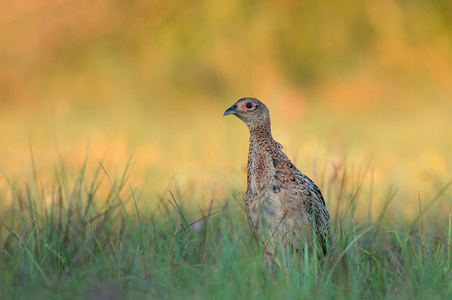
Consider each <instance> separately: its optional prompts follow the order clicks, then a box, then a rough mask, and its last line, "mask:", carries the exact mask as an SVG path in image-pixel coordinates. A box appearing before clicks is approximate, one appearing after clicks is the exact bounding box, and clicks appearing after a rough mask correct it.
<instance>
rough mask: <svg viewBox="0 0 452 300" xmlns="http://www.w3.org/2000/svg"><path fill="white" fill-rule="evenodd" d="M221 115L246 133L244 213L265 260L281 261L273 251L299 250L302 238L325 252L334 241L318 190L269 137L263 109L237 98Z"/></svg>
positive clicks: (267, 116) (267, 115)
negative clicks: (230, 117) (235, 119)
mask: <svg viewBox="0 0 452 300" xmlns="http://www.w3.org/2000/svg"><path fill="white" fill-rule="evenodd" d="M223 115H224V116H225V115H235V116H237V117H238V118H239V119H241V120H242V121H243V122H245V124H246V125H247V127H248V129H249V132H250V145H249V152H248V165H247V189H246V194H245V212H246V216H247V219H248V224H249V226H250V228H251V230H252V231H253V234H254V236H255V237H256V238H257V239H258V240H260V241H261V242H262V243H263V245H264V255H263V256H264V261H265V265H266V266H273V265H274V264H275V263H278V264H279V263H280V261H279V259H278V253H277V252H278V251H280V250H283V252H282V253H286V252H285V249H286V248H289V249H290V251H295V252H298V251H300V250H303V249H304V245H305V243H307V244H308V245H310V248H311V249H312V245H313V244H314V243H316V242H317V243H318V244H317V245H318V246H319V247H318V248H317V249H321V250H322V252H323V253H324V254H326V253H327V252H328V250H329V249H331V247H332V246H333V245H332V242H333V241H332V230H331V224H330V216H329V214H328V211H327V209H326V205H325V201H324V199H323V196H322V193H321V192H320V189H319V188H318V187H317V186H316V185H315V184H314V182H313V181H312V180H311V179H309V178H308V177H307V176H306V175H304V174H302V173H301V172H300V171H299V170H298V169H297V168H296V167H295V166H294V165H293V164H292V162H291V161H290V160H289V158H288V157H287V156H286V155H285V154H284V152H283V151H282V148H283V147H282V146H281V144H279V143H278V142H277V141H275V140H274V139H273V137H272V134H271V127H270V113H269V111H268V108H267V107H266V106H265V105H264V104H263V103H262V102H260V101H259V100H257V99H255V98H242V99H240V100H238V101H237V102H236V103H235V104H234V105H232V106H231V107H230V108H228V109H227V110H226V111H225V112H224V114H223ZM281 246H282V248H281Z"/></svg>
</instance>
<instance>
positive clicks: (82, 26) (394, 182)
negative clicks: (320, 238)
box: [0, 0, 452, 216]
mask: <svg viewBox="0 0 452 300" xmlns="http://www.w3.org/2000/svg"><path fill="white" fill-rule="evenodd" d="M244 96H253V97H257V98H259V99H260V100H262V101H263V102H264V103H266V104H267V106H268V107H269V109H270V112H271V115H272V123H273V134H274V137H275V139H276V140H278V141H280V142H281V143H282V144H283V146H284V148H285V151H286V153H287V154H288V155H289V157H290V158H291V159H293V160H294V161H295V162H296V164H297V166H298V167H299V169H300V170H301V171H302V172H304V173H306V174H307V175H308V176H310V177H312V178H313V179H314V180H315V181H316V182H317V183H318V184H319V185H320V186H321V187H322V188H323V189H324V190H325V189H326V188H327V186H328V182H330V181H331V180H336V178H335V176H336V175H337V174H336V173H337V172H336V171H335V170H337V169H339V168H347V169H349V170H351V171H350V172H349V173H348V174H352V175H351V176H352V178H355V177H356V178H360V176H361V175H360V174H362V173H363V172H364V173H366V174H367V176H366V179H365V181H364V182H363V183H359V180H358V179H356V180H357V184H362V185H363V187H365V189H366V193H368V194H369V195H370V196H369V198H375V199H374V200H373V202H372V207H373V209H374V210H375V211H378V210H379V209H380V208H381V206H382V205H383V204H382V203H380V202H379V201H378V199H380V198H383V197H384V195H386V194H387V192H388V189H389V187H391V186H393V187H394V189H397V190H398V194H397V197H398V198H397V201H396V204H395V208H396V210H395V211H396V212H397V213H396V215H397V216H400V215H402V216H406V215H411V214H413V213H416V211H417V210H418V206H417V201H418V193H420V194H421V195H422V196H423V197H425V198H426V201H427V199H430V198H432V197H433V195H434V194H435V193H436V191H438V189H439V188H440V187H441V186H444V185H445V184H446V183H447V182H448V180H450V178H451V177H452V158H451V157H452V156H451V152H452V143H451V134H452V121H451V117H452V2H451V1H444V0H434V1H420V0H418V1H416V0H414V1H392V0H383V1H321V2H319V1H290V0H285V1H237V0H230V1H225V2H219V1H206V0H200V1H196V2H193V1H175V0H168V1H143V0H138V1H85V0H78V1H56V0H53V1H52V0H48V1H2V2H0V145H1V147H0V169H1V170H2V171H3V172H4V174H5V175H6V176H4V178H2V179H1V180H0V185H1V186H3V187H5V186H6V185H7V184H8V183H7V181H6V179H5V178H7V179H9V180H10V181H12V182H14V181H19V182H21V181H24V180H25V181H26V180H28V179H29V176H30V171H29V170H30V165H31V158H30V147H31V148H32V149H33V154H34V157H35V160H36V170H37V173H38V175H39V178H40V181H42V182H43V184H45V183H46V182H51V180H52V178H53V176H54V172H53V170H54V168H55V164H56V162H58V161H59V160H62V161H65V163H66V164H67V169H68V170H69V171H71V170H72V172H73V173H74V174H76V173H77V171H78V169H79V167H80V165H81V164H82V162H83V159H84V157H85V155H87V151H88V152H89V153H88V161H89V164H88V165H89V168H91V169H95V168H96V167H97V165H98V162H97V160H98V159H99V160H101V161H103V163H104V165H105V167H106V169H107V170H108V171H109V172H111V173H112V174H116V173H119V172H121V170H122V169H123V168H124V166H125V164H126V162H127V159H128V158H129V156H130V155H131V154H132V153H133V158H132V160H133V166H134V167H133V170H132V172H131V177H130V181H131V182H132V184H133V185H137V186H140V185H144V193H145V195H148V196H149V197H151V196H152V195H160V194H164V193H166V191H167V189H168V187H169V188H173V189H174V188H175V189H178V190H179V191H180V193H182V194H184V193H185V194H190V195H191V196H193V197H192V198H193V199H199V201H200V202H202V201H203V199H204V198H207V199H210V198H215V199H222V198H224V197H227V196H228V195H230V191H231V190H236V191H239V192H240V191H241V192H243V191H244V189H245V184H246V179H245V176H246V172H245V164H246V155H247V144H248V132H247V130H246V128H245V125H244V124H242V123H241V122H240V121H239V120H237V119H235V118H232V117H228V118H226V117H225V118H223V117H222V114H223V112H224V110H225V109H226V108H228V107H229V106H230V105H232V104H233V103H234V102H235V101H236V100H237V99H239V98H241V97H244ZM365 170H368V171H367V172H365ZM335 172H336V173H335ZM351 186H353V184H352V185H351ZM4 193H7V192H4ZM326 193H327V192H326ZM327 198H328V193H327ZM327 204H328V206H329V207H330V209H333V208H334V207H335V205H336V204H335V203H334V199H327ZM411 204H413V205H411ZM441 205H442V206H447V207H443V208H444V210H442V211H443V212H444V213H445V214H447V215H448V213H449V212H450V208H451V207H450V206H451V205H450V203H442V204H441Z"/></svg>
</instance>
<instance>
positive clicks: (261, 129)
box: [248, 122, 273, 143]
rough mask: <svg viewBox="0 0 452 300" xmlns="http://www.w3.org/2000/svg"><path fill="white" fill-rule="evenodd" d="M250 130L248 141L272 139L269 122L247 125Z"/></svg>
mask: <svg viewBox="0 0 452 300" xmlns="http://www.w3.org/2000/svg"><path fill="white" fill-rule="evenodd" d="M248 129H249V131H250V143H261V142H267V143H268V142H269V141H273V137H272V132H271V127H270V122H266V123H263V124H250V125H248Z"/></svg>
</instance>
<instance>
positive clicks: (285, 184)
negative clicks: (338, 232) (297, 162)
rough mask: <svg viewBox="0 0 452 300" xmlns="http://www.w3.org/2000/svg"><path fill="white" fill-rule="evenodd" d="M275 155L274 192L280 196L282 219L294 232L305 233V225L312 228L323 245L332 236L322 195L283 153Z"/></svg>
mask: <svg viewBox="0 0 452 300" xmlns="http://www.w3.org/2000/svg"><path fill="white" fill-rule="evenodd" d="M278 152H279V153H277V155H275V156H274V158H273V163H274V166H275V169H276V174H275V182H276V183H277V184H275V187H274V188H273V190H274V192H275V193H279V195H278V198H279V199H280V201H281V203H282V206H283V207H284V209H285V215H286V217H287V218H288V219H289V220H290V222H291V224H293V225H294V228H295V230H306V228H305V227H306V225H308V224H309V225H311V226H315V231H316V234H317V236H318V237H319V239H320V242H321V243H322V244H324V243H325V242H326V240H325V239H326V238H327V236H329V235H331V225H330V216H329V214H328V211H327V209H326V206H325V200H324V198H323V196H322V193H321V192H320V189H319V188H318V187H317V186H316V185H315V184H314V182H313V181H312V180H311V179H309V178H308V177H307V176H306V175H304V174H302V173H301V172H300V171H299V170H298V169H297V168H296V167H295V166H294V165H293V164H292V162H291V161H290V160H289V159H288V158H287V156H285V154H284V153H282V151H278ZM294 234H297V233H296V232H294ZM325 235H326V236H325Z"/></svg>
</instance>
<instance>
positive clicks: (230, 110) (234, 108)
mask: <svg viewBox="0 0 452 300" xmlns="http://www.w3.org/2000/svg"><path fill="white" fill-rule="evenodd" d="M236 112H237V104H234V105H232V106H231V107H229V108H228V109H226V111H225V112H224V114H223V116H226V115H234V114H235V113H236Z"/></svg>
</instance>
